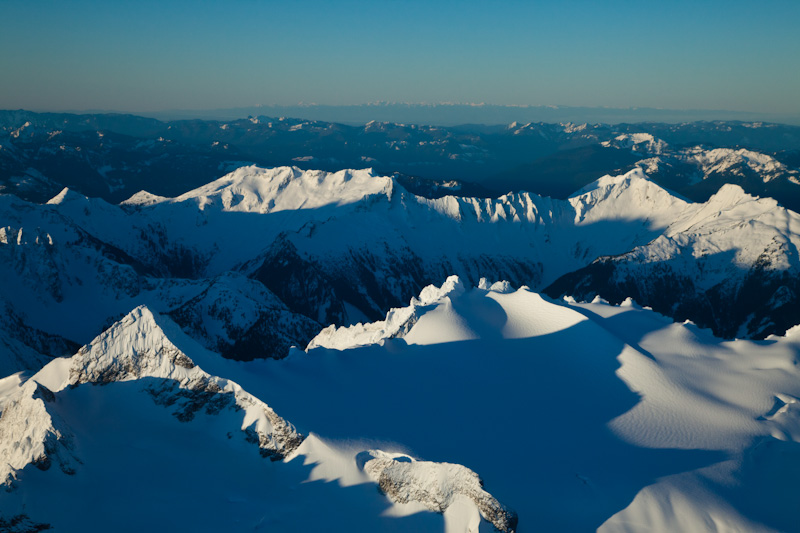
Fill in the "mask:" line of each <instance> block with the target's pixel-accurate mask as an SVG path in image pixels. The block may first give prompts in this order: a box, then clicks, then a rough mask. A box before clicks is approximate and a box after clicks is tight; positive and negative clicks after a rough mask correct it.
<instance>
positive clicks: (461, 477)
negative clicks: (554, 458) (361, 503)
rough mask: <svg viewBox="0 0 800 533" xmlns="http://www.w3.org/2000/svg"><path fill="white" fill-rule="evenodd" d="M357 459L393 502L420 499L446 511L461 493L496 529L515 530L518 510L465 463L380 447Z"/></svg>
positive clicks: (439, 509) (423, 503) (425, 503)
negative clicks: (488, 489) (486, 487)
mask: <svg viewBox="0 0 800 533" xmlns="http://www.w3.org/2000/svg"><path fill="white" fill-rule="evenodd" d="M356 462H357V464H358V467H359V468H360V469H361V470H363V471H364V473H366V474H367V475H368V476H369V477H370V478H372V479H373V480H374V481H375V482H376V483H378V486H379V487H380V489H381V491H382V492H383V493H384V494H386V496H387V497H388V498H389V499H390V500H391V501H393V502H396V503H410V502H417V503H421V504H422V505H424V506H425V507H427V508H428V509H430V510H431V511H435V512H438V513H444V512H445V511H447V508H448V507H450V506H451V505H453V504H454V503H456V502H457V499H458V498H459V497H464V498H467V499H468V500H470V501H471V502H472V503H473V504H474V505H475V506H476V507H477V508H478V511H479V513H480V515H481V517H482V518H483V519H484V520H486V521H487V522H489V523H490V524H492V525H493V526H494V527H495V529H496V530H498V531H502V532H513V531H515V530H516V527H517V521H518V520H517V514H516V513H515V512H514V511H511V510H510V509H507V508H506V507H504V506H503V505H502V504H501V503H500V502H499V501H497V499H495V498H494V496H492V495H491V494H489V493H488V492H486V491H485V490H484V489H483V482H482V481H481V479H480V477H478V474H476V473H475V472H473V471H472V470H470V469H469V468H467V467H466V466H462V465H457V464H451V463H434V462H430V461H417V460H416V459H414V458H412V457H410V456H408V455H405V454H400V453H388V452H384V451H381V450H368V451H364V452H361V453H359V454H358V455H357V456H356Z"/></svg>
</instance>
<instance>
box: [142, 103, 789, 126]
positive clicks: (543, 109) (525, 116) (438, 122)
mask: <svg viewBox="0 0 800 533" xmlns="http://www.w3.org/2000/svg"><path fill="white" fill-rule="evenodd" d="M142 115H144V116H148V117H153V118H157V119H160V120H186V119H205V120H232V119H237V118H244V117H247V116H260V115H268V116H272V117H295V118H300V119H304V120H324V121H327V122H340V123H343V124H350V125H356V126H357V125H363V124H366V123H367V122H370V121H373V120H374V121H379V122H396V123H402V124H424V125H429V126H458V125H462V124H488V125H498V124H509V123H511V122H515V121H516V122H577V123H584V122H588V123H604V124H620V123H623V122H628V123H630V122H666V123H683V122H696V121H699V120H739V121H747V122H779V123H784V124H795V125H800V114H797V113H796V114H786V113H753V112H747V111H727V110H720V109H660V108H654V107H625V108H618V107H588V106H563V105H497V104H486V103H447V102H444V103H405V102H375V103H369V104H356V105H322V104H303V103H301V104H296V105H257V106H249V107H237V108H229V109H212V110H174V111H162V112H157V113H142Z"/></svg>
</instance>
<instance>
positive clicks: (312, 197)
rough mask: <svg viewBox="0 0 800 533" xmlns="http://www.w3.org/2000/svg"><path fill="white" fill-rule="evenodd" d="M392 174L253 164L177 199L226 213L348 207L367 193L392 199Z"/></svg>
mask: <svg viewBox="0 0 800 533" xmlns="http://www.w3.org/2000/svg"><path fill="white" fill-rule="evenodd" d="M393 187H394V181H393V180H392V178H389V177H385V176H376V175H375V174H374V172H373V171H372V169H362V170H351V169H348V170H340V171H338V172H325V171H322V170H301V169H299V168H297V167H276V168H260V167H256V166H248V167H242V168H239V169H236V170H235V171H233V172H231V173H230V174H228V175H226V176H223V177H222V178H220V179H218V180H216V181H213V182H211V183H209V184H207V185H205V186H203V187H200V188H198V189H195V190H193V191H190V192H188V193H186V194H183V195H181V196H179V197H178V198H176V199H175V200H174V201H175V202H181V201H189V200H193V201H196V202H197V203H198V205H199V207H200V208H201V209H205V208H206V207H208V206H216V207H217V208H221V209H222V210H224V211H239V212H260V213H267V212H276V211H285V210H292V211H295V210H303V209H316V208H319V207H323V206H326V205H339V206H341V205H345V204H352V203H356V202H359V201H361V200H364V199H366V198H367V197H373V196H381V195H383V196H386V197H387V198H389V197H391V195H392V191H393Z"/></svg>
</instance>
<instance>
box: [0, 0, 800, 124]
mask: <svg viewBox="0 0 800 533" xmlns="http://www.w3.org/2000/svg"><path fill="white" fill-rule="evenodd" d="M798 28H800V1H797V0H786V1H784V0H772V1H770V0H762V1H759V2H756V1H742V0H726V1H710V0H705V1H704V0H695V1H682V0H673V1H663V2H651V1H645V0H637V1H620V0H616V1H615V0H607V1H589V0H586V1H581V0H572V1H568V0H562V1H559V2H555V1H553V2H549V1H548V2H545V1H538V2H537V1H534V0H529V1H525V2H516V1H508V2H501V1H495V2H490V1H471V0H464V1H461V2H450V1H438V2H437V1H436V0H428V1H412V0H406V1H396V0H395V1H393V0H382V1H372V2H355V1H346V0H342V1H303V0H296V1H283V2H274V1H256V0H248V1H236V0H228V1H225V2H222V1H217V2H211V1H201V0H194V1H182V0H176V1H166V0H161V1H158V2H153V1H149V0H140V1H137V2H128V1H125V2H122V1H111V0H107V1H105V2H96V1H89V0H72V1H69V2H67V1H63V0H22V1H20V0H0V109H18V108H24V109H31V110H39V111H45V110H49V111H63V110H114V111H128V112H146V111H161V110H174V109H215V108H230V107H243V106H252V105H258V104H266V105H269V104H278V105H291V104H296V103H298V102H305V103H311V102H313V103H318V104H327V105H352V104H361V103H367V102H376V101H390V102H426V103H436V102H464V103H466V102H485V103H491V104H508V105H565V106H610V107H656V108H666V109H726V110H733V111H755V112H764V113H772V114H775V113H778V114H780V113H787V114H795V115H796V114H800V67H798V65H799V64H800V31H799V30H798Z"/></svg>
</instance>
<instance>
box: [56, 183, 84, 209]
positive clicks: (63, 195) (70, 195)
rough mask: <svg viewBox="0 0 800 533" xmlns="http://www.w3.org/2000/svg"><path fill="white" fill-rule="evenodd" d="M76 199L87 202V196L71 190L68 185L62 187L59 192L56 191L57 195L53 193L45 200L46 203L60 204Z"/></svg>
mask: <svg viewBox="0 0 800 533" xmlns="http://www.w3.org/2000/svg"><path fill="white" fill-rule="evenodd" d="M76 201H82V202H87V201H88V198H86V197H85V196H84V195H82V194H80V193H78V192H75V191H73V190H72V189H70V188H69V187H64V188H63V189H61V192H60V193H58V194H57V195H55V196H53V197H52V198H50V199H49V200H48V201H47V204H48V205H61V204H65V203H67V202H76Z"/></svg>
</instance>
